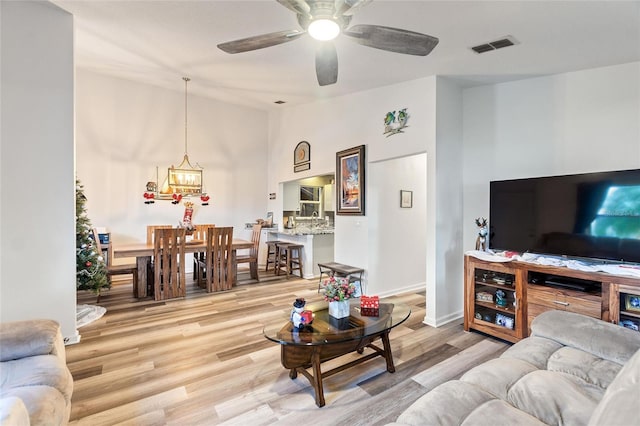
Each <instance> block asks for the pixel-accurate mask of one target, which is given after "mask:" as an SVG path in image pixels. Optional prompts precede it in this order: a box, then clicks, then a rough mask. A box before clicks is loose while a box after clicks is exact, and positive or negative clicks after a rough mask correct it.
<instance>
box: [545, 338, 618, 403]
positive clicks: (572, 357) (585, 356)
mask: <svg viewBox="0 0 640 426" xmlns="http://www.w3.org/2000/svg"><path fill="white" fill-rule="evenodd" d="M621 368H622V366H621V365H620V364H618V363H616V362H613V361H608V360H606V359H602V358H600V357H597V356H595V355H593V354H590V353H588V352H584V351H581V350H579V349H576V348H572V347H569V346H565V347H562V348H560V349H558V350H557V351H556V352H554V353H553V354H552V355H551V356H550V357H549V360H548V362H547V367H546V369H547V370H549V371H557V372H561V373H566V374H570V375H572V376H575V377H577V378H580V379H581V380H583V381H584V384H585V386H586V385H594V386H597V387H599V388H600V389H599V390H598V392H599V396H598V399H600V398H601V397H602V394H603V393H604V390H605V389H606V388H607V387H608V386H609V385H610V384H611V382H612V381H613V379H615V377H616V375H617V374H618V372H619V371H620V369H621Z"/></svg>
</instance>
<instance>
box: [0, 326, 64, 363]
mask: <svg viewBox="0 0 640 426" xmlns="http://www.w3.org/2000/svg"><path fill="white" fill-rule="evenodd" d="M0 341H1V342H2V345H0V361H9V360H12V359H19V358H25V357H30V356H34V355H47V354H55V355H57V356H59V357H61V358H62V359H63V361H66V360H65V351H64V343H63V339H62V334H61V332H60V326H59V325H58V323H57V322H55V321H53V320H41V319H36V320H26V321H14V322H5V323H0Z"/></svg>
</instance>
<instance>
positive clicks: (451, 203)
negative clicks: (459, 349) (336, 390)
mask: <svg viewBox="0 0 640 426" xmlns="http://www.w3.org/2000/svg"><path fill="white" fill-rule="evenodd" d="M436 111H437V112H436V149H435V155H431V158H430V161H429V163H428V164H429V166H428V167H430V168H432V169H435V173H433V174H430V178H429V179H428V182H427V194H432V196H433V197H435V200H434V199H431V200H430V202H429V203H428V204H427V220H428V221H429V223H430V226H428V227H427V229H432V227H433V229H434V231H433V235H435V241H432V240H427V241H428V243H429V244H431V246H428V247H427V283H430V282H432V283H434V285H428V284H427V312H426V317H425V322H426V323H427V324H429V325H433V326H439V325H442V324H445V323H447V322H450V321H453V320H455V319H457V318H460V317H461V316H462V315H463V314H464V313H463V304H464V303H463V302H464V296H463V295H464V262H463V253H464V247H463V240H462V236H463V233H462V229H461V226H460V222H461V221H462V218H463V217H464V214H463V198H462V176H463V169H462V167H463V164H462V161H461V159H462V156H463V138H462V90H461V89H460V87H458V85H457V84H455V83H454V82H452V81H451V80H448V79H446V78H442V77H438V79H437V94H436ZM430 152H433V150H432V151H430ZM434 194H435V195H434ZM432 256H433V257H434V259H431V257H432ZM429 265H435V268H434V267H433V266H432V267H431V268H429Z"/></svg>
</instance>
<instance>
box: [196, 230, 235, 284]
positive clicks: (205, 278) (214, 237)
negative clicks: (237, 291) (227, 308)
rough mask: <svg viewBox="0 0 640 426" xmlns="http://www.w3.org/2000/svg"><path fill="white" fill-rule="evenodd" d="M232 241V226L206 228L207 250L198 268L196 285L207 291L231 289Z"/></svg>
mask: <svg viewBox="0 0 640 426" xmlns="http://www.w3.org/2000/svg"><path fill="white" fill-rule="evenodd" d="M232 243H233V227H211V228H209V229H207V251H206V252H205V260H204V261H203V262H200V267H199V268H198V270H199V275H198V285H199V286H201V287H204V288H206V290H207V292H208V293H213V292H216V291H223V290H231V287H232V286H233V269H232V268H233V248H232ZM203 282H204V285H202V283H203Z"/></svg>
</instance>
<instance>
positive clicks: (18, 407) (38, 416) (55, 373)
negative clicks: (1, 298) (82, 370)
mask: <svg viewBox="0 0 640 426" xmlns="http://www.w3.org/2000/svg"><path fill="white" fill-rule="evenodd" d="M72 391H73V378H72V376H71V373H70V371H69V369H68V368H67V364H66V354H65V348H64V342H63V339H62V333H61V331H60V325H59V324H58V323H57V322H55V321H52V320H44V319H43V320H40V319H38V320H28V321H16V322H6V323H2V324H0V425H20V426H23V425H64V424H67V423H68V422H69V415H70V413H71V393H72Z"/></svg>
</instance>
